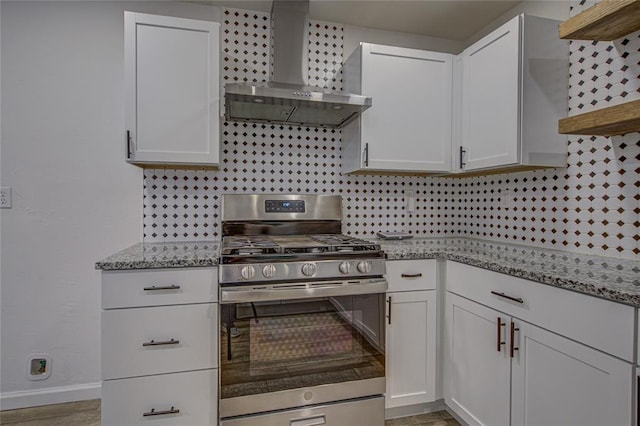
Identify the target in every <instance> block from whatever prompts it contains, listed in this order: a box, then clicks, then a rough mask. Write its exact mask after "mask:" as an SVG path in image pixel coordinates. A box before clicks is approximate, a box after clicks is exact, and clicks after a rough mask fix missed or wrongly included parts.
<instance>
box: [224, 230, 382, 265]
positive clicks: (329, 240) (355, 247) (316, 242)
mask: <svg viewBox="0 0 640 426" xmlns="http://www.w3.org/2000/svg"><path fill="white" fill-rule="evenodd" d="M379 251H380V245H378V244H374V243H372V242H369V241H365V240H361V239H359V238H354V237H350V236H348V235H342V234H319V235H279V236H265V235H236V236H228V237H224V238H223V240H222V256H223V257H225V256H261V255H271V254H303V255H305V254H309V255H314V254H318V255H327V254H339V253H345V254H346V253H354V252H358V253H361V254H365V253H369V254H374V253H376V252H379ZM223 263H224V262H223Z"/></svg>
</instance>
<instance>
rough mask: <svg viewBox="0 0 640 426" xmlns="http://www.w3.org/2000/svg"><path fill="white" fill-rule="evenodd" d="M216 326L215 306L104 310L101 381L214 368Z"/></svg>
mask: <svg viewBox="0 0 640 426" xmlns="http://www.w3.org/2000/svg"><path fill="white" fill-rule="evenodd" d="M217 323H218V305H217V304H216V303H203V304H198V305H179V306H154V307H151V308H137V309H111V310H108V311H104V313H103V314H102V339H103V342H104V345H105V346H106V345H112V347H111V348H110V349H109V350H105V351H104V352H103V355H102V378H103V379H105V380H106V379H116V378H120V377H133V376H146V375H149V374H161V373H172V372H178V371H188V370H202V369H206V368H215V367H216V366H217V365H218V344H217V343H218V338H217V336H218V331H217V330H218V327H217Z"/></svg>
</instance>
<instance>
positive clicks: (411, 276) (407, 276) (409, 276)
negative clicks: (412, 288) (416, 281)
mask: <svg viewBox="0 0 640 426" xmlns="http://www.w3.org/2000/svg"><path fill="white" fill-rule="evenodd" d="M400 276H401V277H402V278H420V277H421V276H422V274H400Z"/></svg>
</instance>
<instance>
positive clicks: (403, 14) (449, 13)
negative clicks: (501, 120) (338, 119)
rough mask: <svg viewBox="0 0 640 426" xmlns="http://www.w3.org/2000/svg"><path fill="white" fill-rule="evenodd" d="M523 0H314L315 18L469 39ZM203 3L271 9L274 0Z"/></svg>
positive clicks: (207, 0)
mask: <svg viewBox="0 0 640 426" xmlns="http://www.w3.org/2000/svg"><path fill="white" fill-rule="evenodd" d="M520 1H521V0H491V1H488V0H384V1H383V0H310V6H309V15H310V18H311V19H315V20H320V21H329V22H335V23H341V24H347V25H355V26H359V27H368V28H376V29H381V30H387V31H398V32H406V33H414V34H421V35H425V36H431V37H440V38H446V39H450V40H461V41H462V40H467V39H468V38H469V37H471V36H472V35H473V34H475V33H476V32H478V31H479V30H481V29H482V28H484V27H485V26H486V25H487V24H489V23H490V22H492V21H493V20H494V19H496V18H498V17H499V16H500V15H502V14H503V13H504V12H506V11H507V10H509V9H511V8H512V7H514V6H515V5H516V4H518V3H520ZM199 3H207V4H213V5H216V6H221V7H233V8H237V9H248V10H259V11H263V12H270V11H271V0H206V1H199Z"/></svg>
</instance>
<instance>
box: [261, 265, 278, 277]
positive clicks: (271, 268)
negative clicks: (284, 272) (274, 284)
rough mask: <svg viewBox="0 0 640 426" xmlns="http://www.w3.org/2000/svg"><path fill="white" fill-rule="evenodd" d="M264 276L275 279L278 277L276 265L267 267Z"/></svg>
mask: <svg viewBox="0 0 640 426" xmlns="http://www.w3.org/2000/svg"><path fill="white" fill-rule="evenodd" d="M262 275H264V277H265V278H273V277H274V276H275V275H276V267H275V266H274V265H265V267H264V268H262Z"/></svg>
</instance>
